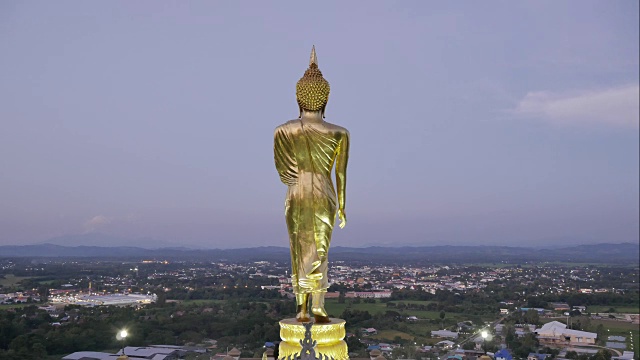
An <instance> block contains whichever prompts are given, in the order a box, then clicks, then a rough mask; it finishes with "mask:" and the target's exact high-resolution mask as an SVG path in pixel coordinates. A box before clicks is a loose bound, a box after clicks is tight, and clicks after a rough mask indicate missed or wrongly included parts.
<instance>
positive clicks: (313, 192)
mask: <svg viewBox="0 0 640 360" xmlns="http://www.w3.org/2000/svg"><path fill="white" fill-rule="evenodd" d="M348 141H349V133H348V131H347V130H346V129H344V128H342V127H340V126H337V125H333V124H330V123H327V122H324V121H322V122H313V123H312V122H303V121H301V120H291V121H289V122H287V123H285V124H283V125H281V126H279V127H278V128H276V130H275V135H274V159H275V164H276V169H277V170H278V174H279V175H280V180H281V181H282V182H283V183H284V184H286V185H287V186H288V187H289V188H288V191H287V196H286V201H285V218H286V223H287V228H288V231H289V245H290V249H291V268H292V273H291V280H292V285H293V290H294V293H296V294H306V293H311V292H320V291H326V290H327V288H328V287H329V282H328V278H327V262H328V251H329V245H330V243H331V233H332V231H333V225H334V222H335V217H336V210H337V208H338V207H339V208H342V209H344V186H346V184H344V181H343V184H342V188H341V189H338V190H339V192H340V194H338V196H337V199H336V191H335V189H334V186H333V182H332V181H331V170H332V168H333V165H334V163H336V161H337V163H338V165H339V167H340V169H336V175H337V174H338V171H341V172H342V174H343V177H344V173H345V171H346V163H347V157H348V146H349V143H348Z"/></svg>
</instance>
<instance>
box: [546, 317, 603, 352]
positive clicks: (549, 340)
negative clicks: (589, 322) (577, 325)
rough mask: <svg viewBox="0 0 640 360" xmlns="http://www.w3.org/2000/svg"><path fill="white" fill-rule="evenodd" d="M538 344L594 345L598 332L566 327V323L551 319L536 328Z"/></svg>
mask: <svg viewBox="0 0 640 360" xmlns="http://www.w3.org/2000/svg"><path fill="white" fill-rule="evenodd" d="M535 333H536V334H537V337H538V340H539V341H540V345H548V346H555V347H565V346H580V345H595V343H596V338H597V337H598V334H596V333H592V332H586V331H580V330H571V329H567V325H565V324H563V323H561V322H558V321H552V322H549V323H546V324H544V325H542V327H541V328H539V329H536V330H535Z"/></svg>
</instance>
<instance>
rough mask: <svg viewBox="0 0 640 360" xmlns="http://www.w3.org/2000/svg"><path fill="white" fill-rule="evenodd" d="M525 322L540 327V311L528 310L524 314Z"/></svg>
mask: <svg viewBox="0 0 640 360" xmlns="http://www.w3.org/2000/svg"><path fill="white" fill-rule="evenodd" d="M524 321H526V322H527V323H528V324H532V325H538V324H539V323H540V315H539V314H538V311H537V310H535V309H529V310H527V312H526V313H525V314H524Z"/></svg>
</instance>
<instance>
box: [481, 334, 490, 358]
mask: <svg viewBox="0 0 640 360" xmlns="http://www.w3.org/2000/svg"><path fill="white" fill-rule="evenodd" d="M480 335H481V336H482V350H483V351H484V353H485V354H486V353H487V336H489V333H488V332H487V330H482V332H481V333H480Z"/></svg>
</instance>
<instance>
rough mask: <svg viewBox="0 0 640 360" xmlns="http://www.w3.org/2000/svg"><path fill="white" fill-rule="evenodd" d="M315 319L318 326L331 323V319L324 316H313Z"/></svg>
mask: <svg viewBox="0 0 640 360" xmlns="http://www.w3.org/2000/svg"><path fill="white" fill-rule="evenodd" d="M313 318H314V319H315V321H316V323H318V324H326V323H330V322H331V319H329V317H328V316H323V315H315V314H314V315H313Z"/></svg>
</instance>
